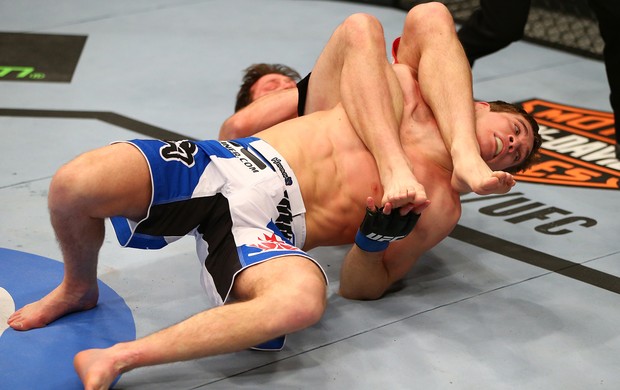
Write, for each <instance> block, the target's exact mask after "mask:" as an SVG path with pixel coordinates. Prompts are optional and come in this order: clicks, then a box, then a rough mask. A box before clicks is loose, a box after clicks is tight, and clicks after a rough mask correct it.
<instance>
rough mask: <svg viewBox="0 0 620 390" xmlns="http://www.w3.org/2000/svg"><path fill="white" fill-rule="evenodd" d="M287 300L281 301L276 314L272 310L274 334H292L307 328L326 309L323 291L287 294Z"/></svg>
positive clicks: (319, 317) (315, 321)
mask: <svg viewBox="0 0 620 390" xmlns="http://www.w3.org/2000/svg"><path fill="white" fill-rule="evenodd" d="M287 295H288V298H287V299H286V300H285V301H281V302H280V305H279V307H278V310H277V313H276V312H275V311H276V310H275V308H274V321H273V323H272V326H273V327H274V328H277V330H275V329H274V333H282V334H286V333H293V332H296V331H299V330H302V329H305V328H308V327H310V326H312V325H314V324H316V323H317V322H319V320H320V319H321V317H323V313H324V312H325V307H326V304H327V302H326V299H325V291H324V290H323V291H322V292H318V291H315V292H312V293H310V292H308V291H296V292H292V293H291V292H289V294H287Z"/></svg>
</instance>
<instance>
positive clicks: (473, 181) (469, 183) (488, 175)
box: [452, 160, 516, 195]
mask: <svg viewBox="0 0 620 390" xmlns="http://www.w3.org/2000/svg"><path fill="white" fill-rule="evenodd" d="M481 161H482V160H481ZM515 184H516V182H515V180H514V178H513V177H512V175H511V174H510V173H507V172H503V171H492V170H491V169H490V168H489V167H488V166H487V165H486V164H485V163H483V164H482V165H480V164H470V166H469V167H464V165H463V164H460V165H456V164H455V166H454V171H453V172H452V187H453V188H454V189H455V190H457V191H458V192H460V193H467V192H475V193H476V194H478V195H489V194H505V193H507V192H508V191H510V189H511V188H512V187H513V186H514V185H515Z"/></svg>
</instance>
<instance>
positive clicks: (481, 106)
mask: <svg viewBox="0 0 620 390" xmlns="http://www.w3.org/2000/svg"><path fill="white" fill-rule="evenodd" d="M474 106H475V108H476V110H480V109H485V110H488V109H489V108H490V107H491V105H490V104H489V103H487V102H476V103H474Z"/></svg>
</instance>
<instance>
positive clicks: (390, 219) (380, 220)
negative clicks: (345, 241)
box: [355, 197, 420, 252]
mask: <svg viewBox="0 0 620 390" xmlns="http://www.w3.org/2000/svg"><path fill="white" fill-rule="evenodd" d="M401 210H402V209H394V208H392V204H391V203H387V204H386V205H385V206H384V207H383V208H377V206H376V205H375V201H374V199H373V198H371V197H369V198H367V200H366V215H365V216H364V220H363V221H362V224H361V225H360V228H359V230H358V232H357V235H356V236H355V244H356V245H357V246H358V247H359V248H360V249H362V250H363V251H366V252H380V251H384V250H386V249H387V247H388V246H389V243H390V242H393V241H397V240H401V239H403V238H405V237H406V236H407V235H408V234H409V233H411V231H412V230H413V228H414V227H415V224H416V223H417V221H418V219H419V218H420V215H419V214H416V213H413V212H411V210H410V211H409V212H406V213H402V212H400V211H401Z"/></svg>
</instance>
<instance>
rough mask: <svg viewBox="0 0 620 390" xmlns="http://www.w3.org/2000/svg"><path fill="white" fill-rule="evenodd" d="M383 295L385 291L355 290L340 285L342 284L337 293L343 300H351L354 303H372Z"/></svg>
mask: <svg viewBox="0 0 620 390" xmlns="http://www.w3.org/2000/svg"><path fill="white" fill-rule="evenodd" d="M384 293H385V289H380V290H379V289H374V290H370V289H368V288H364V289H355V288H350V287H347V286H346V285H342V283H341V284H340V289H339V291H338V294H340V296H342V297H343V298H346V299H353V300H356V301H374V300H377V299H380V298H381V297H382V296H383V294H384Z"/></svg>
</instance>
